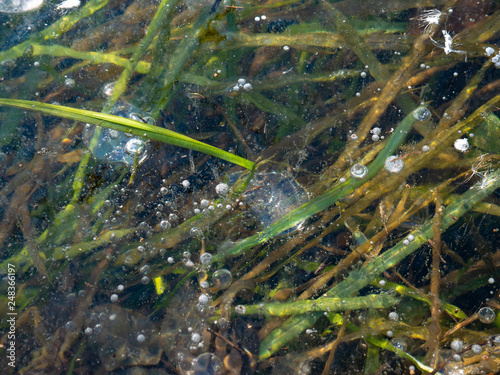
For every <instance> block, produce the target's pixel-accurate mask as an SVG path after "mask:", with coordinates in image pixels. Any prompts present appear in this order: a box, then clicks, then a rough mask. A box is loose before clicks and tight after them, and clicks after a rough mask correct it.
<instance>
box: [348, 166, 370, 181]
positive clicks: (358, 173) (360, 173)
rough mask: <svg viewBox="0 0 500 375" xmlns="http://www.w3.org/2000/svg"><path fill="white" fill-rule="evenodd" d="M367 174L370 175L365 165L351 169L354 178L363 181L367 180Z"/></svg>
mask: <svg viewBox="0 0 500 375" xmlns="http://www.w3.org/2000/svg"><path fill="white" fill-rule="evenodd" d="M367 174H368V168H366V166H364V165H363V164H354V165H353V166H352V167H351V176H352V178H355V179H357V180H361V179H362V178H365V177H366V175H367Z"/></svg>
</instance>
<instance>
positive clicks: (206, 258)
mask: <svg viewBox="0 0 500 375" xmlns="http://www.w3.org/2000/svg"><path fill="white" fill-rule="evenodd" d="M212 258H213V257H212V254H210V253H203V254H201V255H200V263H201V264H204V265H206V266H209V265H210V263H212Z"/></svg>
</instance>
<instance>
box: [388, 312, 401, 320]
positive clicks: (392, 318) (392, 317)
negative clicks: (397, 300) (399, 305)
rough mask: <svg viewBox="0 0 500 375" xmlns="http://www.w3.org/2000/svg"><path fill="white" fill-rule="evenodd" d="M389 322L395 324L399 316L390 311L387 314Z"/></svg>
mask: <svg viewBox="0 0 500 375" xmlns="http://www.w3.org/2000/svg"><path fill="white" fill-rule="evenodd" d="M389 320H390V321H392V322H397V321H398V320H399V315H398V313H397V312H395V311H392V312H390V313H389Z"/></svg>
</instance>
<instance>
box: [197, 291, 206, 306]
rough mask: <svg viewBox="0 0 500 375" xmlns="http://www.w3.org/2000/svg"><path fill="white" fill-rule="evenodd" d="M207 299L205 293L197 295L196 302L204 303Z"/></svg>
mask: <svg viewBox="0 0 500 375" xmlns="http://www.w3.org/2000/svg"><path fill="white" fill-rule="evenodd" d="M208 301H209V298H208V295H207V294H205V293H203V294H201V295H200V296H199V297H198V302H199V303H200V305H206V304H208Z"/></svg>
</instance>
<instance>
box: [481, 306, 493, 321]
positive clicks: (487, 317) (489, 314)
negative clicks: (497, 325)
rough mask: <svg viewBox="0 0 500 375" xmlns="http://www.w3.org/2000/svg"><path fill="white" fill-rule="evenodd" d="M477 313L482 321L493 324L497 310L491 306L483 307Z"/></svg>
mask: <svg viewBox="0 0 500 375" xmlns="http://www.w3.org/2000/svg"><path fill="white" fill-rule="evenodd" d="M477 314H478V315H479V320H480V321H481V323H484V324H491V323H493V322H494V321H495V312H494V311H493V309H492V308H490V307H483V308H481V309H480V310H479V312H478V313H477Z"/></svg>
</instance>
